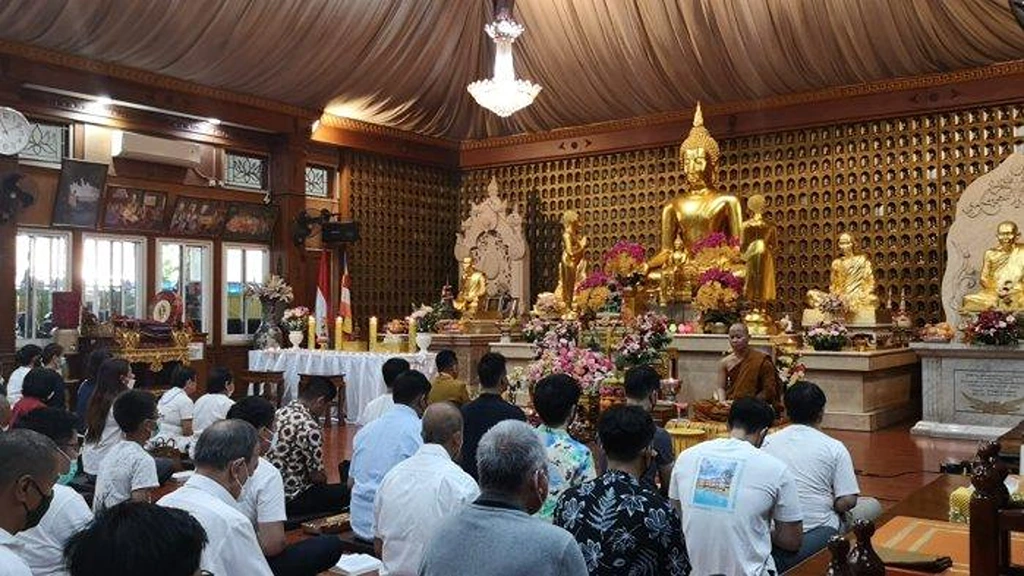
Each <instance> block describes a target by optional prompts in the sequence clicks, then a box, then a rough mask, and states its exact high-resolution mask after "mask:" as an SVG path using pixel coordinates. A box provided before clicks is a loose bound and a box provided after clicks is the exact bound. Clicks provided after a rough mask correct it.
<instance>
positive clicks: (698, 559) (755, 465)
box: [669, 397, 803, 576]
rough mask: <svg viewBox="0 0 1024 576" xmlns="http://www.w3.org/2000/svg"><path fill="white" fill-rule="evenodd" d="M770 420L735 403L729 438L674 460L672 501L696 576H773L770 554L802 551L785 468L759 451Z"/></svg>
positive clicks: (767, 411)
mask: <svg viewBox="0 0 1024 576" xmlns="http://www.w3.org/2000/svg"><path fill="white" fill-rule="evenodd" d="M774 419H775V411H774V410H773V409H772V407H771V406H769V405H768V404H766V403H765V402H764V400H761V399H758V398H753V397H747V398H740V399H737V400H735V401H734V402H733V404H732V407H731V408H730V410H729V420H728V425H729V438H720V439H717V440H711V441H708V442H702V443H700V444H698V445H696V446H694V447H693V448H690V449H688V450H685V451H683V453H682V454H680V455H679V458H678V459H677V460H676V464H675V467H674V468H673V470H672V480H671V483H670V484H669V498H670V499H671V500H672V503H673V505H675V506H677V508H678V509H679V511H680V516H681V517H682V524H683V539H684V541H685V542H686V549H687V551H688V552H689V555H690V562H691V564H692V573H693V574H729V575H731V576H732V575H735V576H740V575H745V576H768V575H773V574H778V573H779V571H778V570H777V569H776V566H775V562H774V560H773V559H772V546H773V545H774V546H775V547H776V548H781V549H783V550H788V551H794V552H795V551H797V550H799V549H800V541H801V536H802V534H803V530H802V528H801V526H802V522H801V520H802V518H803V516H802V514H801V512H800V499H799V496H798V493H797V486H796V481H795V480H794V479H793V475H792V474H791V473H790V472H789V470H788V469H787V468H786V465H785V464H784V463H783V462H782V461H780V460H779V459H778V458H775V457H774V456H771V455H769V454H766V453H765V452H763V451H761V450H759V449H758V448H759V447H760V446H761V443H762V442H763V441H764V437H765V435H766V434H767V433H768V428H769V427H770V426H771V424H772V421H773V420H774ZM773 523H774V527H773Z"/></svg>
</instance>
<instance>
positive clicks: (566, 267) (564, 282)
mask: <svg viewBox="0 0 1024 576" xmlns="http://www.w3.org/2000/svg"><path fill="white" fill-rule="evenodd" d="M579 219H580V217H579V213H577V212H576V211H575V210H566V211H565V213H563V214H562V225H563V227H564V230H563V232H562V259H561V261H560V262H559V263H558V286H557V287H555V291H554V294H555V296H556V297H557V298H558V299H559V300H560V301H561V302H562V305H563V306H564V307H565V308H566V314H567V315H568V316H569V319H571V318H572V317H573V314H574V308H575V306H574V302H573V297H574V295H575V293H576V289H577V288H578V287H579V285H580V283H581V282H583V280H584V279H586V277H587V258H586V256H585V252H586V249H587V242H588V240H587V237H586V236H584V235H582V234H580V232H579Z"/></svg>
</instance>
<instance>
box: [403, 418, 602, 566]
mask: <svg viewBox="0 0 1024 576" xmlns="http://www.w3.org/2000/svg"><path fill="white" fill-rule="evenodd" d="M476 458H477V469H478V471H479V481H480V492H481V495H480V498H478V499H477V500H476V502H473V503H472V504H470V505H468V506H466V507H465V508H463V509H462V510H461V511H460V512H458V513H456V514H455V515H454V516H451V517H449V518H448V519H447V520H445V521H444V522H442V523H441V525H440V526H439V527H438V528H437V530H436V531H435V532H434V535H433V537H432V538H431V539H430V542H429V543H428V544H427V547H426V550H425V551H424V554H423V561H422V563H421V564H420V570H419V576H449V575H451V574H465V573H467V570H469V571H470V572H472V573H473V574H474V575H475V576H518V575H520V574H529V575H530V576H586V575H587V565H586V562H584V560H583V553H582V552H581V551H580V547H579V545H578V544H576V540H574V539H573V537H572V535H571V534H569V533H568V532H566V531H565V530H563V529H562V528H558V527H557V526H552V525H551V524H549V523H547V522H544V521H543V520H540V519H539V518H534V517H532V516H531V515H532V514H535V513H537V511H538V510H540V507H541V505H542V504H543V503H544V499H545V498H547V495H548V478H547V453H546V452H545V450H544V446H543V445H542V444H541V442H540V438H538V437H537V433H536V432H534V430H533V428H530V426H529V424H526V423H525V422H519V421H516V420H504V421H502V422H499V423H498V424H495V425H494V426H493V427H492V428H491V429H490V430H488V431H487V433H486V434H484V436H483V438H481V439H480V445H479V446H478V447H477V456H476ZM509 550H514V551H515V553H514V554H508V553H505V551H509ZM467 567H468V568H467Z"/></svg>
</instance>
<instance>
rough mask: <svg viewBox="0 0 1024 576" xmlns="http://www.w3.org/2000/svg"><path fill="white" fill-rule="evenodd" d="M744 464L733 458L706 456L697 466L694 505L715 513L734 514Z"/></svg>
mask: <svg viewBox="0 0 1024 576" xmlns="http://www.w3.org/2000/svg"><path fill="white" fill-rule="evenodd" d="M742 471H743V462H742V461H740V460H733V459H731V458H715V457H711V456H705V457H703V458H701V461H700V463H698V464H697V478H696V480H695V481H694V486H693V501H692V504H693V505H694V506H696V507H699V508H705V509H708V510H714V511H723V512H732V510H733V508H734V507H735V504H736V489H737V487H738V486H739V478H740V474H741V473H742Z"/></svg>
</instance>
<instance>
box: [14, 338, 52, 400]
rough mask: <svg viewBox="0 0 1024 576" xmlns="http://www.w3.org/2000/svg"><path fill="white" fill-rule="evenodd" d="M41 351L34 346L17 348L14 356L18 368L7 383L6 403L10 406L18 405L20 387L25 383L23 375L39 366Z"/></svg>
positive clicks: (28, 345)
mask: <svg viewBox="0 0 1024 576" xmlns="http://www.w3.org/2000/svg"><path fill="white" fill-rule="evenodd" d="M42 354H43V349H42V348H40V347H39V346H36V345H35V344H26V345H24V346H22V347H21V348H18V352H17V353H16V354H15V355H14V359H15V361H17V362H18V367H17V368H15V369H14V372H12V373H11V379H10V380H9V381H8V382H7V401H8V402H10V404H11V406H14V405H15V404H17V403H18V400H21V386H22V383H23V382H24V381H25V374H28V371H29V370H31V369H32V368H34V367H36V366H38V365H39V357H40V356H42Z"/></svg>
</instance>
